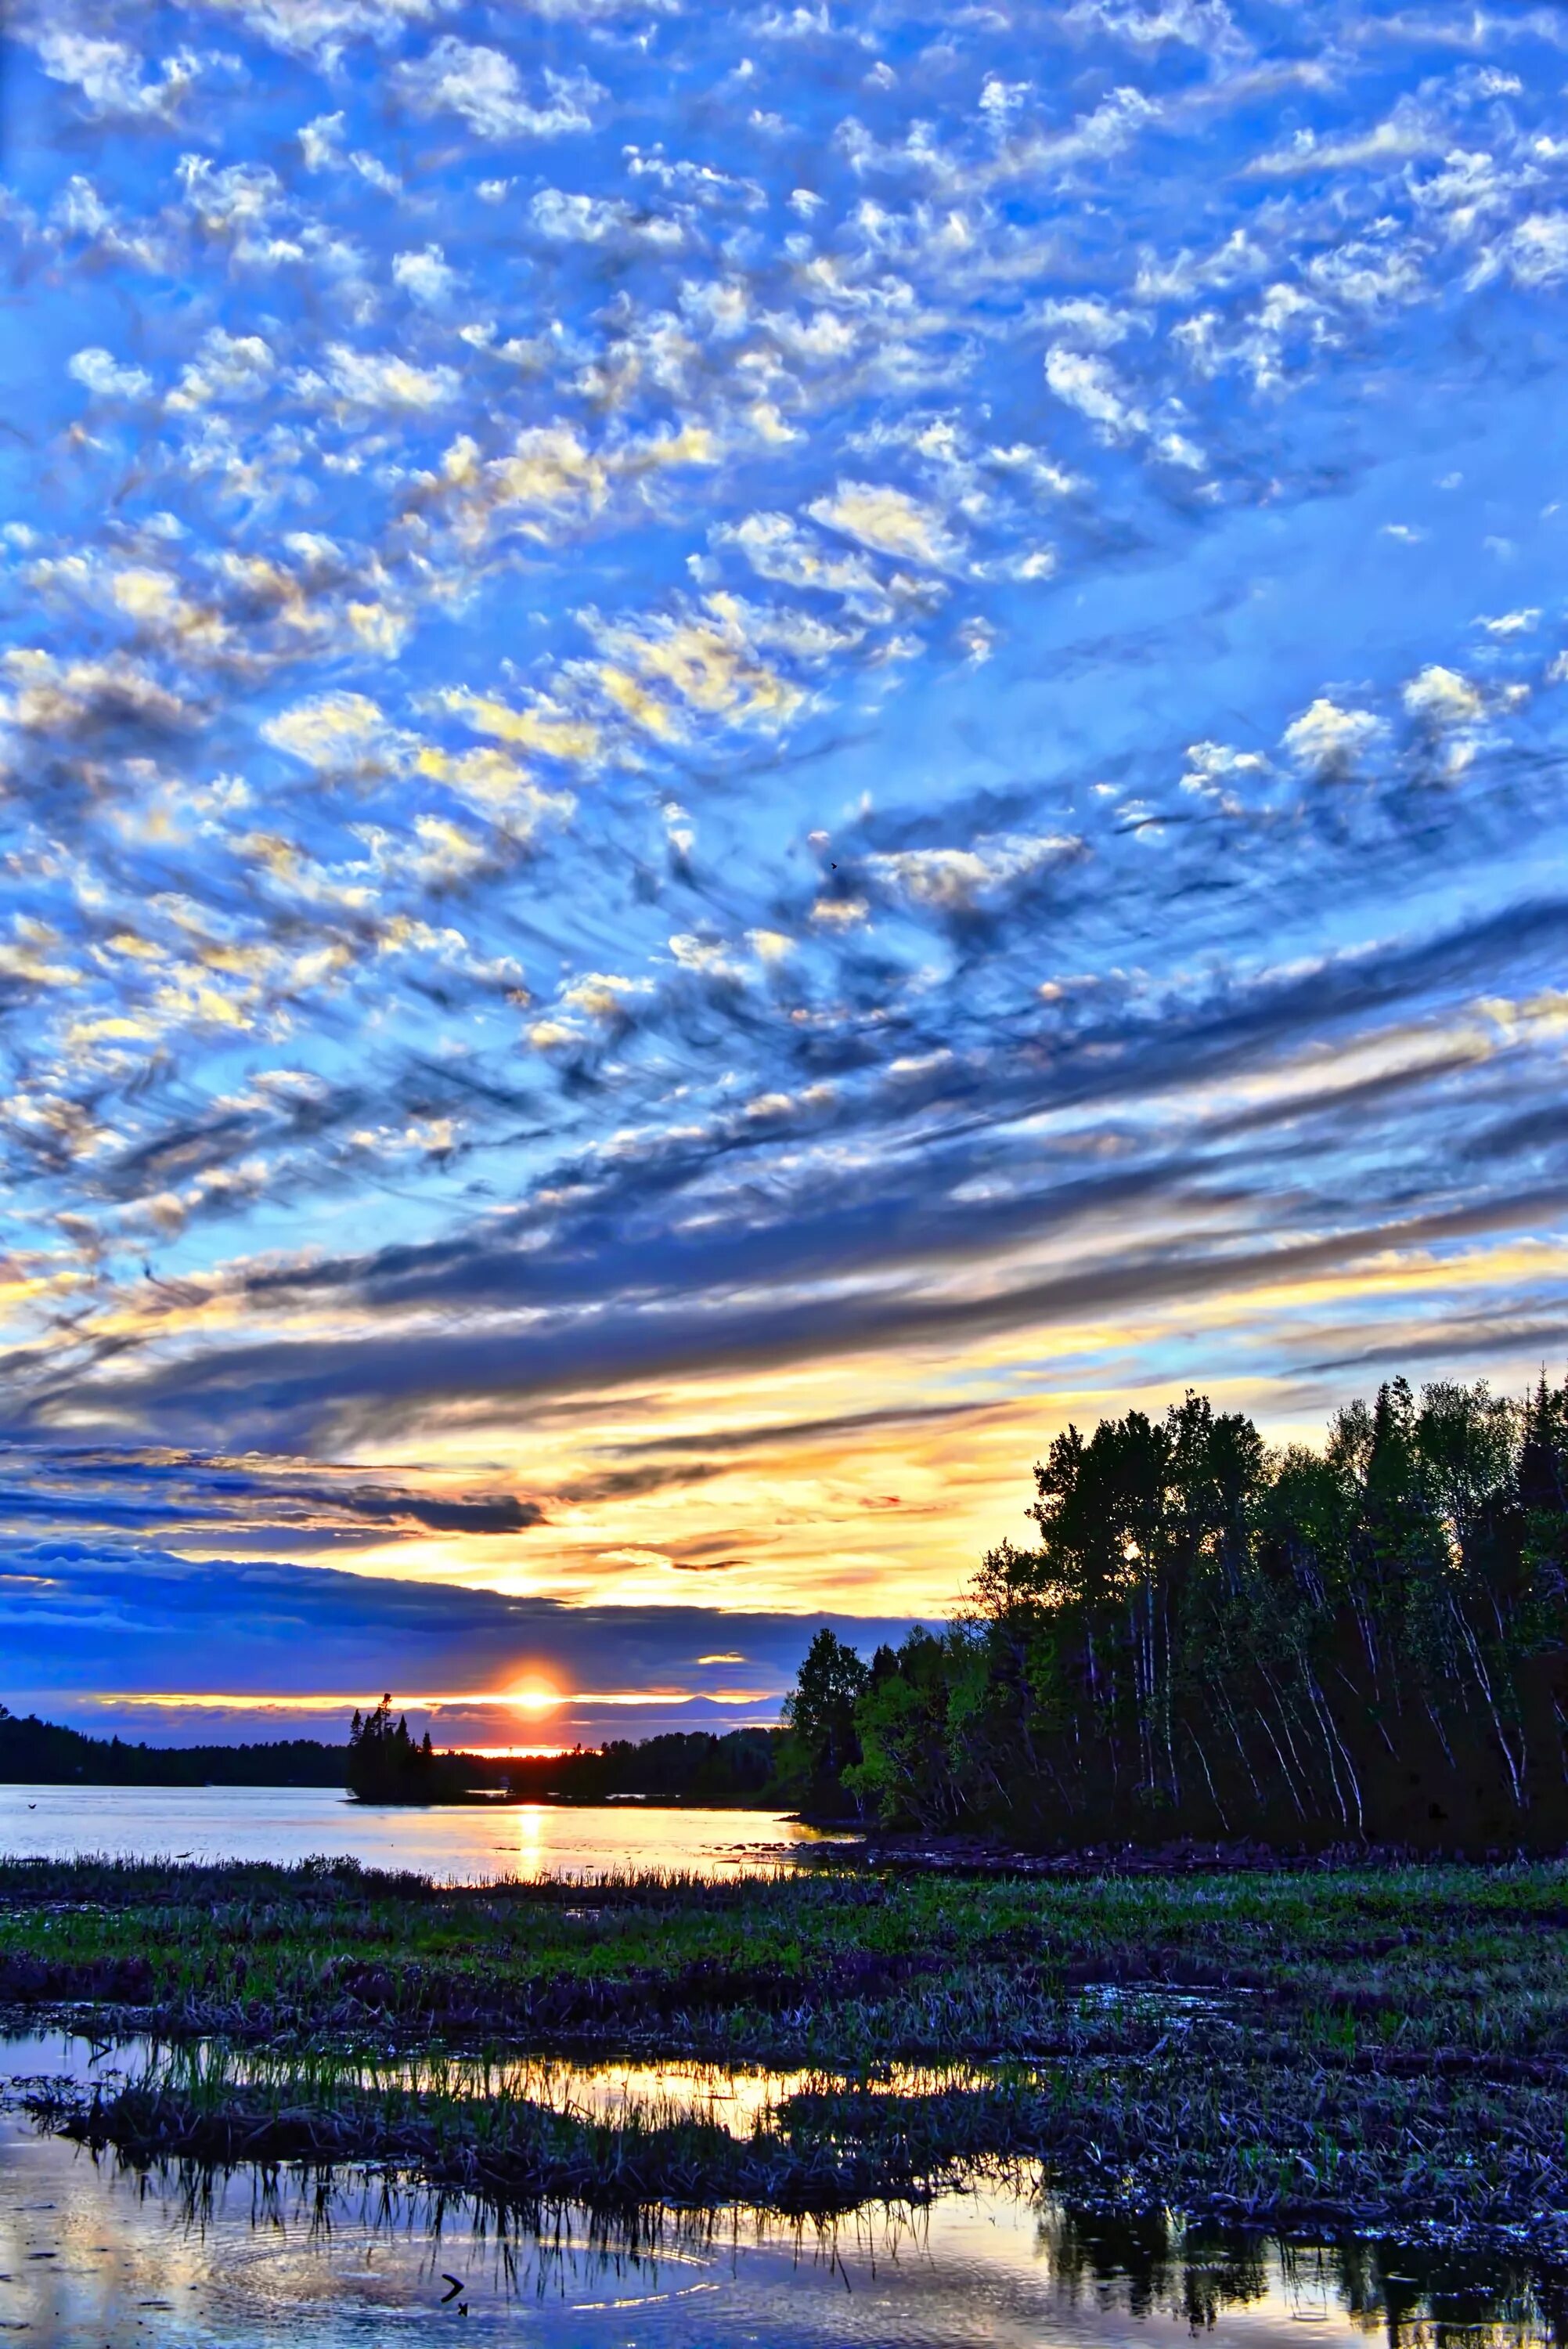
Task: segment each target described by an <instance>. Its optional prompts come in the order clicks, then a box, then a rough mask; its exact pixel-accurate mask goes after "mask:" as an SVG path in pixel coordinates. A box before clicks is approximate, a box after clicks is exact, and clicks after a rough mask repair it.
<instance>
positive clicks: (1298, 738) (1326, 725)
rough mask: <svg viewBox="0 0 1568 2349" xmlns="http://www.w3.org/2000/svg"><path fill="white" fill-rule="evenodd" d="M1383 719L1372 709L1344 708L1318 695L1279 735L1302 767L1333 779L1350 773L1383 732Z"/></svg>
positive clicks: (1287, 749) (1286, 748) (1324, 695)
mask: <svg viewBox="0 0 1568 2349" xmlns="http://www.w3.org/2000/svg"><path fill="white" fill-rule="evenodd" d="M1383 731H1384V727H1383V721H1382V719H1380V718H1377V717H1376V716H1375V715H1374V714H1373V712H1372V711H1371V710H1369V709H1341V707H1340V706H1339V704H1338V703H1337V702H1336V701H1334V700H1332V699H1331V698H1329V696H1328V695H1326V694H1319V696H1318V698H1317V699H1316V700H1315V702H1313V703H1312V705H1311V707H1310V708H1309V709H1304V710H1303V711H1302V713H1301V715H1300V717H1299V718H1293V719H1291V722H1290V724H1289V725H1288V726H1287V727H1286V728H1285V730H1284V734H1283V735H1282V736H1281V737H1280V740H1281V743H1282V745H1283V747H1284V750H1286V751H1287V752H1288V753H1289V755H1290V757H1291V758H1292V759H1294V760H1295V763H1296V764H1297V766H1299V767H1304V768H1305V769H1307V770H1308V771H1310V772H1312V773H1315V774H1316V775H1319V776H1322V777H1323V778H1324V779H1325V780H1326V781H1332V780H1335V779H1336V778H1338V777H1341V776H1344V775H1346V774H1348V773H1349V772H1350V771H1351V770H1352V769H1353V768H1354V767H1356V766H1357V764H1358V763H1359V761H1360V760H1361V758H1362V757H1363V755H1364V754H1365V753H1366V752H1367V750H1370V749H1371V747H1372V745H1373V744H1374V743H1375V742H1376V741H1377V740H1378V738H1379V736H1380V735H1381V734H1382V733H1383Z"/></svg>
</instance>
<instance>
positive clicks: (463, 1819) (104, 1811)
mask: <svg viewBox="0 0 1568 2349" xmlns="http://www.w3.org/2000/svg"><path fill="white" fill-rule="evenodd" d="M824 1840H828V1839H827V1838H824V1837H821V1836H820V1835H819V1834H818V1833H817V1832H816V1831H815V1830H814V1829H813V1828H810V1827H803V1826H798V1825H797V1824H795V1823H794V1822H792V1821H790V1820H789V1819H788V1818H785V1817H783V1816H781V1815H779V1813H777V1812H772V1811H733V1810H724V1811H708V1810H665V1809H659V1808H656V1807H655V1806H652V1805H645V1804H641V1803H607V1804H603V1805H600V1806H592V1807H590V1806H583V1807H582V1808H580V1809H579V1808H576V1807H573V1806H567V1805H563V1804H538V1803H531V1804H526V1805H518V1806H514V1805H510V1804H509V1805H506V1806H500V1805H494V1806H491V1805H490V1804H485V1805H479V1806H474V1807H473V1808H472V1809H469V1808H467V1807H464V1808H459V1809H440V1808H437V1809H429V1810H424V1809H404V1808H400V1807H398V1806H375V1805H373V1806H365V1805H363V1804H359V1803H356V1802H351V1801H350V1799H349V1797H348V1796H347V1795H346V1794H342V1793H340V1792H338V1791H337V1789H335V1788H334V1787H330V1786H301V1787H294V1786H0V1857H3V1858H11V1859H15V1858H21V1857H29V1856H35V1855H36V1856H40V1857H45V1858H48V1859H72V1858H77V1857H82V1856H84V1855H98V1854H104V1855H108V1856H109V1857H115V1858H121V1857H123V1858H127V1859H168V1858H173V1857H181V1858H185V1857H189V1858H191V1859H200V1860H220V1859H263V1860H273V1861H276V1862H278V1863H279V1864H280V1865H283V1866H289V1865H291V1864H293V1863H294V1862H296V1861H298V1860H302V1859H309V1858H310V1857H313V1856H314V1855H316V1854H321V1853H325V1855H327V1856H328V1857H333V1858H335V1857H337V1856H338V1855H339V1854H341V1853H350V1854H352V1856H353V1857H355V1858H356V1859H359V1860H362V1861H363V1862H364V1864H365V1866H366V1868H413V1869H415V1870H416V1871H417V1872H418V1874H419V1875H421V1876H431V1877H435V1878H438V1880H440V1881H442V1882H448V1883H469V1884H471V1883H476V1882H481V1881H482V1880H483V1879H484V1878H486V1877H491V1876H543V1875H548V1876H598V1875H603V1874H604V1873H605V1872H606V1871H607V1870H610V1869H615V1868H681V1869H686V1870H689V1871H690V1872H691V1873H692V1874H694V1875H698V1876H727V1875H735V1874H738V1873H739V1872H741V1871H743V1870H746V1869H751V1868H776V1867H779V1866H780V1865H781V1864H783V1863H784V1862H786V1861H788V1860H789V1858H790V1857H793V1856H797V1855H799V1854H800V1853H801V1852H803V1851H805V1850H807V1849H809V1848H810V1847H813V1846H820V1844H821V1843H822V1842H823V1841H824Z"/></svg>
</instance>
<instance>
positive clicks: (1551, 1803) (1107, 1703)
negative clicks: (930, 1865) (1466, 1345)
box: [783, 1376, 1568, 1852]
mask: <svg viewBox="0 0 1568 2349" xmlns="http://www.w3.org/2000/svg"><path fill="white" fill-rule="evenodd" d="M1034 1481H1035V1498H1034V1501H1033V1504H1032V1506H1031V1507H1030V1508H1029V1511H1028V1515H1029V1516H1030V1518H1031V1519H1032V1520H1033V1523H1034V1526H1035V1528H1036V1537H1035V1539H1034V1541H1033V1543H1032V1545H1031V1546H1029V1547H1014V1546H1013V1545H1012V1544H1011V1543H1009V1542H1004V1543H1002V1544H1001V1545H1000V1547H997V1548H995V1549H994V1550H992V1551H991V1552H990V1553H989V1555H988V1556H987V1557H985V1559H984V1561H983V1562H982V1564H981V1566H980V1568H979V1571H978V1573H977V1574H976V1575H975V1578H974V1580H973V1582H972V1583H971V1585H970V1587H969V1588H968V1590H967V1592H966V1593H965V1596H964V1598H963V1599H962V1601H961V1603H960V1605H959V1606H958V1608H957V1609H956V1611H955V1613H954V1618H953V1619H952V1620H951V1622H949V1623H948V1624H946V1625H945V1626H944V1627H943V1628H942V1629H939V1630H925V1629H921V1628H917V1629H916V1630H913V1631H912V1632H911V1633H910V1634H909V1636H908V1637H907V1638H906V1639H905V1640H903V1643H902V1645H900V1646H899V1647H897V1648H892V1647H882V1648H879V1649H878V1650H877V1651H876V1653H875V1654H874V1655H873V1656H872V1658H871V1660H870V1661H869V1662H867V1661H865V1660H864V1659H863V1658H862V1657H861V1656H860V1655H859V1654H858V1653H857V1652H856V1651H854V1650H853V1649H852V1648H850V1647H848V1646H846V1645H845V1644H844V1643H842V1642H841V1640H838V1639H837V1638H836V1637H835V1636H834V1635H833V1634H832V1633H831V1632H830V1631H829V1630H822V1631H820V1632H819V1633H818V1634H817V1636H816V1638H815V1640H813V1642H812V1644H811V1647H810V1652H809V1654H808V1656H807V1658H806V1661H805V1663H804V1664H803V1666H802V1668H801V1671H800V1674H799V1681H798V1683H797V1686H796V1689H795V1691H794V1693H793V1695H792V1696H791V1698H790V1700H789V1705H788V1707H787V1720H788V1723H789V1740H788V1741H787V1745H786V1752H785V1755H784V1757H783V1758H784V1762H785V1767H786V1770H787V1771H793V1773H794V1775H795V1776H796V1777H797V1779H798V1780H799V1781H800V1782H802V1783H803V1784H804V1785H805V1787H806V1795H805V1801H806V1806H807V1808H808V1809H809V1810H810V1811H811V1812H812V1813H813V1814H814V1815H818V1816H825V1815H832V1814H841V1813H844V1812H847V1811H851V1810H852V1811H855V1812H858V1813H859V1814H860V1815H861V1816H865V1817H867V1818H871V1819H875V1820H877V1821H879V1822H881V1823H882V1825H883V1826H889V1827H903V1828H907V1829H911V1830H915V1831H918V1832H920V1833H922V1834H923V1835H925V1836H928V1837H929V1836H938V1835H954V1834H979V1835H983V1836H985V1837H991V1838H997V1837H1006V1838H1007V1839H1009V1840H1010V1841H1012V1842H1013V1843H1015V1844H1016V1845H1019V1846H1021V1847H1034V1848H1038V1849H1053V1848H1062V1849H1067V1848H1071V1847H1080V1848H1081V1847H1086V1846H1093V1845H1100V1844H1105V1843H1108V1842H1109V1843H1129V1842H1131V1843H1142V1844H1165V1843H1169V1842H1171V1841H1173V1840H1180V1839H1182V1838H1191V1839H1195V1840H1228V1841H1236V1840H1238V1839H1252V1840H1255V1841H1258V1842H1264V1843H1268V1844H1270V1845H1273V1846H1274V1847H1279V1848H1322V1847H1330V1846H1336V1845H1346V1844H1369V1843H1371V1844H1385V1845H1402V1846H1406V1847H1414V1848H1417V1849H1439V1848H1440V1849H1449V1850H1459V1851H1470V1852H1481V1851H1493V1850H1517V1849H1527V1848H1528V1849H1537V1850H1540V1849H1546V1848H1556V1847H1562V1846H1563V1844H1564V1842H1568V1498H1565V1495H1568V1384H1565V1385H1564V1386H1563V1387H1560V1388H1558V1389H1556V1390H1555V1391H1553V1389H1551V1388H1550V1387H1549V1386H1548V1384H1547V1382H1546V1381H1545V1378H1544V1376H1543V1377H1542V1380H1541V1381H1540V1383H1539V1385H1538V1386H1537V1388H1536V1390H1535V1392H1534V1393H1533V1394H1532V1395H1531V1396H1530V1397H1529V1398H1528V1399H1526V1400H1524V1401H1522V1402H1515V1401H1511V1400H1509V1399H1507V1398H1505V1397H1501V1396H1497V1395H1493V1394H1492V1393H1491V1392H1490V1391H1489V1389H1488V1387H1487V1385H1486V1383H1485V1381H1480V1382H1479V1383H1477V1384H1474V1385H1469V1386H1467V1385H1462V1384H1458V1383H1455V1382H1453V1381H1436V1382H1434V1383H1432V1384H1429V1385H1428V1386H1425V1387H1424V1388H1422V1390H1421V1392H1420V1394H1419V1396H1417V1395H1416V1393H1415V1392H1413V1391H1412V1389H1411V1387H1410V1385H1409V1384H1408V1382H1407V1381H1405V1380H1404V1379H1402V1378H1401V1379H1394V1380H1392V1381H1389V1382H1388V1383H1387V1384H1386V1385H1384V1386H1383V1387H1381V1388H1380V1389H1379V1391H1378V1393H1377V1400H1376V1402H1374V1403H1372V1404H1370V1405H1368V1404H1367V1403H1366V1402H1352V1403H1350V1404H1348V1405H1346V1407H1344V1408H1343V1409H1341V1410H1339V1411H1337V1412H1336V1413H1335V1415H1334V1417H1333V1419H1332V1421H1331V1423H1330V1424H1329V1427H1328V1431H1327V1436H1326V1442H1325V1443H1324V1444H1323V1445H1322V1447H1321V1449H1313V1448H1309V1447H1307V1446H1305V1445H1297V1444H1291V1445H1288V1446H1285V1447H1284V1448H1283V1449H1278V1450H1274V1449H1271V1448H1270V1447H1269V1446H1267V1445H1266V1444H1264V1440H1263V1438H1262V1436H1261V1435H1260V1434H1259V1433H1258V1430H1257V1428H1256V1427H1255V1426H1254V1425H1253V1423H1252V1421H1251V1420H1250V1419H1248V1418H1246V1417H1244V1416H1243V1415H1241V1414H1239V1413H1223V1412H1216V1411H1215V1410H1214V1409H1213V1408H1212V1404H1211V1402H1209V1400H1208V1399H1207V1398H1206V1397H1205V1396H1203V1395H1201V1394H1196V1393H1193V1392H1188V1394H1187V1395H1186V1397H1185V1399H1184V1400H1183V1401H1182V1402H1180V1403H1177V1404H1174V1405H1172V1406H1171V1409H1170V1410H1168V1411H1167V1413H1165V1415H1164V1417H1163V1419H1156V1418H1151V1417H1150V1416H1148V1415H1146V1414H1145V1413H1142V1412H1140V1411H1130V1412H1128V1413H1125V1414H1124V1415H1123V1416H1122V1417H1120V1418H1118V1419H1105V1420H1101V1421H1100V1423H1099V1425H1098V1426H1097V1427H1096V1429H1095V1431H1094V1433H1093V1434H1092V1435H1088V1436H1085V1435H1084V1434H1082V1433H1080V1432H1079V1431H1078V1428H1076V1427H1072V1426H1069V1427H1068V1428H1067V1429H1066V1430H1065V1431H1064V1432H1063V1433H1061V1434H1060V1435H1058V1436H1057V1438H1056V1440H1055V1441H1054V1442H1053V1443H1052V1444H1051V1445H1050V1447H1049V1450H1048V1451H1047V1454H1046V1456H1045V1458H1044V1460H1043V1461H1039V1462H1037V1464H1036V1466H1035V1471H1034Z"/></svg>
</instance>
